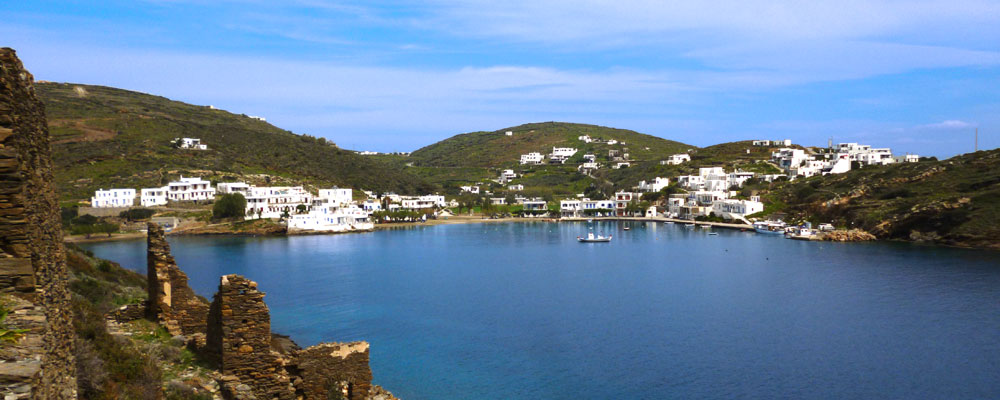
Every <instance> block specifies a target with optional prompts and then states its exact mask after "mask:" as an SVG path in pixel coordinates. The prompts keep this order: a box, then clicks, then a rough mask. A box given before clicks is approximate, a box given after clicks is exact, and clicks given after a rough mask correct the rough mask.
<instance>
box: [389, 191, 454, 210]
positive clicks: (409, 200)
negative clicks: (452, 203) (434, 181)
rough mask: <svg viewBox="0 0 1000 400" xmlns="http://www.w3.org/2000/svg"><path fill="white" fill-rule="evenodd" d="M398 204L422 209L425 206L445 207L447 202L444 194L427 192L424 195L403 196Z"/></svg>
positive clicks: (412, 208) (411, 208)
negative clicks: (427, 193)
mask: <svg viewBox="0 0 1000 400" xmlns="http://www.w3.org/2000/svg"><path fill="white" fill-rule="evenodd" d="M400 205H402V207H403V208H406V209H410V210H423V209H426V208H438V207H445V206H447V205H448V203H447V202H445V200H444V196H440V195H436V194H429V195H424V196H415V197H414V196H407V197H403V198H402V200H401V202H400Z"/></svg>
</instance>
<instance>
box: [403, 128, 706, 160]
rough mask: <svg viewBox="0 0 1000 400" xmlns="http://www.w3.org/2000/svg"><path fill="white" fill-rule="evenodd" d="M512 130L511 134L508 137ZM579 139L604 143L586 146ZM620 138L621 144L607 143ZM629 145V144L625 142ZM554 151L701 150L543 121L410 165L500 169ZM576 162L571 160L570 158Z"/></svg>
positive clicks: (434, 150)
mask: <svg viewBox="0 0 1000 400" xmlns="http://www.w3.org/2000/svg"><path fill="white" fill-rule="evenodd" d="M507 132H511V133H512V135H511V136H507V134H506V133H507ZM580 136H589V137H591V138H593V139H600V140H603V141H604V142H602V143H596V142H592V143H585V142H583V141H581V140H579V137H580ZM608 140H615V141H617V142H618V144H614V145H610V144H607V141H608ZM623 142H624V144H622V143H623ZM553 147H573V148H576V149H579V150H580V151H579V152H578V153H577V155H576V156H575V158H577V159H580V158H581V157H582V156H583V154H585V153H593V154H595V155H597V156H598V157H599V159H600V158H602V157H603V158H607V155H608V150H624V149H627V150H628V153H630V155H631V158H632V159H635V160H656V161H658V160H662V159H665V158H667V156H669V155H670V154H675V153H684V152H687V151H688V150H689V149H695V148H697V147H695V146H691V145H688V144H684V143H680V142H675V141H672V140H667V139H663V138H659V137H656V136H650V135H646V134H642V133H639V132H635V131H630V130H626V129H615V128H608V127H603V126H597V125H586V124H574V123H567V122H541V123H532V124H525V125H519V126H515V127H510V128H504V129H499V130H496V131H492V132H470V133H463V134H461V135H456V136H452V137H451V138H448V139H445V140H442V141H440V142H437V143H434V144H432V145H430V146H426V147H423V148H421V149H419V150H417V151H414V152H413V153H412V154H411V155H410V161H411V162H412V163H413V164H414V165H417V166H433V167H477V168H497V167H503V166H509V165H516V164H518V162H519V160H520V157H521V154H527V153H530V152H539V153H542V154H548V153H550V152H552V148H553ZM571 161H572V159H571Z"/></svg>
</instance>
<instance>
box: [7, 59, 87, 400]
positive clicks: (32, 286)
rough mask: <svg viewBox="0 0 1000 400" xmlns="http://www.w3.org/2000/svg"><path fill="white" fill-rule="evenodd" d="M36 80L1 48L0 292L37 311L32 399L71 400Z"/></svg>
mask: <svg viewBox="0 0 1000 400" xmlns="http://www.w3.org/2000/svg"><path fill="white" fill-rule="evenodd" d="M33 81H34V78H33V77H32V75H31V74H30V73H29V72H28V71H26V70H25V69H24V67H23V66H22V65H21V61H20V60H19V59H18V58H17V54H16V53H15V51H14V50H12V49H10V48H2V49H0V260H2V261H0V293H6V294H13V295H15V296H17V297H18V298H19V302H25V303H26V302H31V303H33V304H34V307H33V308H34V309H35V310H36V311H37V312H38V314H39V315H38V316H37V318H32V319H33V320H34V322H36V323H37V324H36V328H35V329H34V330H33V331H32V332H31V333H30V334H29V335H28V336H32V335H40V336H41V337H40V340H39V342H40V346H39V347H38V348H37V349H34V350H32V351H35V352H36V353H37V354H35V355H36V356H37V357H38V358H40V362H37V368H38V369H37V372H35V373H34V374H33V376H32V379H33V382H32V391H33V392H32V393H31V396H32V397H33V398H40V399H72V398H76V367H75V360H74V349H73V340H74V337H75V334H74V331H73V325H72V313H71V310H70V292H69V289H68V287H67V281H68V278H69V275H68V271H67V267H66V258H65V250H64V249H63V244H62V239H63V238H62V226H61V221H60V218H61V217H60V214H59V205H58V201H57V197H56V195H55V191H54V190H53V187H52V155H51V154H52V151H51V146H50V144H49V132H48V123H47V120H46V118H45V108H44V106H43V105H42V103H41V101H39V100H38V98H37V97H36V96H35V92H34V84H33ZM29 271H30V273H29ZM22 304H23V303H22ZM23 311H25V313H24V314H15V315H12V316H11V317H9V318H10V319H11V320H10V321H9V322H10V323H11V325H15V327H16V326H17V321H18V318H23V317H24V316H25V315H28V314H30V313H31V310H28V309H23ZM39 331H41V332H39ZM25 339H26V340H25V341H26V342H31V340H30V338H27V337H26V338H25ZM5 361H8V362H10V363H12V364H13V360H5Z"/></svg>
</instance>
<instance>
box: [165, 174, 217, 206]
mask: <svg viewBox="0 0 1000 400" xmlns="http://www.w3.org/2000/svg"><path fill="white" fill-rule="evenodd" d="M214 199H215V188H214V187H212V183H211V182H209V181H206V180H203V179H201V178H185V177H183V176H181V179H180V180H179V181H176V182H170V183H168V184H167V200H169V201H207V200H214Z"/></svg>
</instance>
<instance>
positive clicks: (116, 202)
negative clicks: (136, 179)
mask: <svg viewBox="0 0 1000 400" xmlns="http://www.w3.org/2000/svg"><path fill="white" fill-rule="evenodd" d="M134 205H135V189H108V190H104V189H100V190H97V191H95V192H94V197H91V198H90V206H91V207H94V208H114V207H132V206H134Z"/></svg>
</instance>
